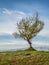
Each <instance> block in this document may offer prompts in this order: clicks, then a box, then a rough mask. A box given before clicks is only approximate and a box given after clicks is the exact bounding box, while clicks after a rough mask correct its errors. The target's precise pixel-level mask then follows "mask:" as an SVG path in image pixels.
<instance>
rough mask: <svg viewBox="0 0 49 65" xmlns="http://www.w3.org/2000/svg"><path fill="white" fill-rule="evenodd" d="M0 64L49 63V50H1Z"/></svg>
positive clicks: (34, 64)
mask: <svg viewBox="0 0 49 65" xmlns="http://www.w3.org/2000/svg"><path fill="white" fill-rule="evenodd" d="M0 65H49V52H44V51H33V50H22V51H15V52H0Z"/></svg>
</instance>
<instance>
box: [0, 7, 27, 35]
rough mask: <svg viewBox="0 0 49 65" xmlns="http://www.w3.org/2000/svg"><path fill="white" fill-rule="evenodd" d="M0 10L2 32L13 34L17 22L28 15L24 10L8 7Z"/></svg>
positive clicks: (0, 28) (0, 29)
mask: <svg viewBox="0 0 49 65" xmlns="http://www.w3.org/2000/svg"><path fill="white" fill-rule="evenodd" d="M0 12H1V15H0V33H10V34H12V33H13V32H14V31H15V29H16V26H15V24H16V22H18V21H20V19H22V18H23V17H25V16H26V14H25V13H24V12H21V11H16V10H9V9H6V8H3V9H2V10H0Z"/></svg>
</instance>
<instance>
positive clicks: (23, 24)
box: [14, 13, 44, 49]
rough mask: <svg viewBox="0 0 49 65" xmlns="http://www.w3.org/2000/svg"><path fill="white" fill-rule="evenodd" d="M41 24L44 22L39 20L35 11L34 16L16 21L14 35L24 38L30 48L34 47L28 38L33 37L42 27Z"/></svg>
mask: <svg viewBox="0 0 49 65" xmlns="http://www.w3.org/2000/svg"><path fill="white" fill-rule="evenodd" d="M43 25H44V23H43V22H42V21H41V20H39V18H38V13H37V14H36V16H35V17H27V18H24V19H22V20H21V21H20V22H19V23H17V28H18V33H17V32H15V33H14V36H15V37H16V35H19V36H20V37H22V38H24V39H25V40H26V41H27V42H28V43H29V45H30V48H31V49H34V48H33V47H32V43H31V41H30V39H32V38H34V37H35V36H36V35H37V33H38V32H40V30H42V29H43Z"/></svg>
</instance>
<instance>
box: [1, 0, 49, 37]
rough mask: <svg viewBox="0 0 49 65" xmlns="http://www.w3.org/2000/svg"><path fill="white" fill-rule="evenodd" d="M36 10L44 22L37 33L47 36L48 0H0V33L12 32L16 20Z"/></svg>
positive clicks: (48, 20)
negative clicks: (41, 28)
mask: <svg viewBox="0 0 49 65" xmlns="http://www.w3.org/2000/svg"><path fill="white" fill-rule="evenodd" d="M36 12H38V13H39V19H41V20H42V21H43V22H44V28H43V30H42V31H41V32H40V33H39V34H38V35H40V36H44V37H49V0H0V34H4V33H9V34H12V33H13V32H14V31H16V23H17V22H18V21H20V20H21V19H22V18H23V17H26V16H30V15H34V14H35V13H36Z"/></svg>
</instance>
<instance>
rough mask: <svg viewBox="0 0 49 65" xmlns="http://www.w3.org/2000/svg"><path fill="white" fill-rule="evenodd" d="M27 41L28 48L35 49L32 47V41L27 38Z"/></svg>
mask: <svg viewBox="0 0 49 65" xmlns="http://www.w3.org/2000/svg"><path fill="white" fill-rule="evenodd" d="M27 41H28V43H29V45H30V49H32V50H35V49H34V48H33V47H32V43H31V42H30V40H27Z"/></svg>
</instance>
